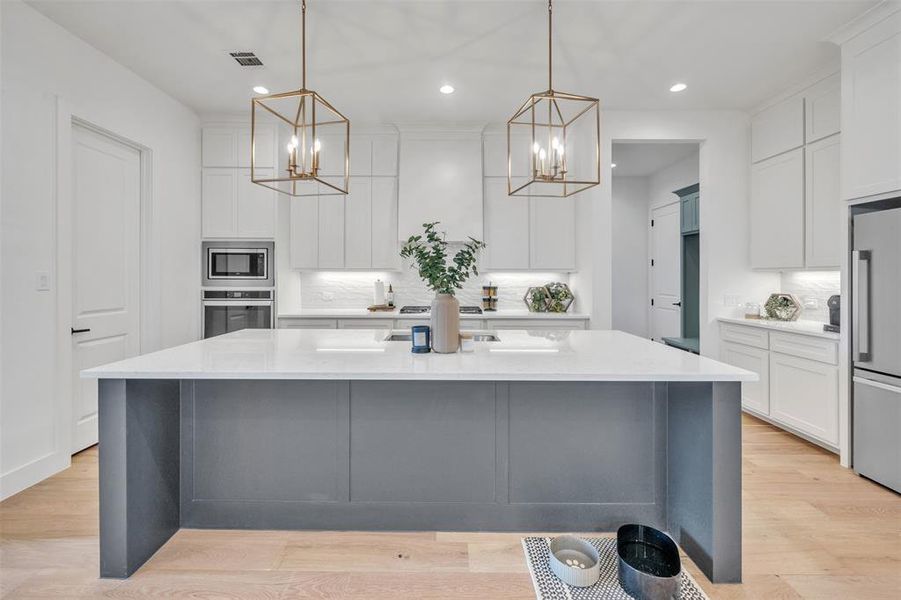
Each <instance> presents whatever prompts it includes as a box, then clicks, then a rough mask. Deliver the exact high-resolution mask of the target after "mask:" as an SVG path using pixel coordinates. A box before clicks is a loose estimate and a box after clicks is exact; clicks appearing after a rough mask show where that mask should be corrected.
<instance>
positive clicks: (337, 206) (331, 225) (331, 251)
mask: <svg viewBox="0 0 901 600" xmlns="http://www.w3.org/2000/svg"><path fill="white" fill-rule="evenodd" d="M344 199H345V196H331V195H329V196H320V197H319V268H320V269H343V268H344V214H345V213H344Z"/></svg>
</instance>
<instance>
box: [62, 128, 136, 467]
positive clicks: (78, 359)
mask: <svg viewBox="0 0 901 600" xmlns="http://www.w3.org/2000/svg"><path fill="white" fill-rule="evenodd" d="M72 179H73V188H72V218H73V227H72V330H73V333H72V374H71V381H72V417H73V424H72V427H73V438H72V452H77V451H79V450H82V449H84V448H86V447H88V446H91V445H93V444H96V443H97V381H96V380H95V379H81V378H80V377H79V371H81V370H82V369H87V368H90V367H95V366H98V365H101V364H104V363H108V362H112V361H116V360H121V359H124V358H127V357H129V356H134V355H135V354H137V353H138V351H139V350H140V343H139V337H138V336H139V334H140V307H139V301H140V285H141V283H140V245H139V244H140V239H141V227H140V203H141V157H140V154H139V152H138V151H137V150H135V149H134V148H131V147H129V146H126V145H124V144H121V143H119V142H117V141H115V140H113V139H111V138H109V137H107V136H104V135H101V134H98V133H95V132H93V131H90V130H87V129H85V128H83V127H79V126H73V128H72Z"/></svg>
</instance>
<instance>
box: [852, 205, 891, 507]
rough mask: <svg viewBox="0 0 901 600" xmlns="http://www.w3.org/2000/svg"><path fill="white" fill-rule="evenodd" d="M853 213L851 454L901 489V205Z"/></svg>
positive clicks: (865, 470) (873, 475)
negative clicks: (900, 206) (899, 206)
mask: <svg viewBox="0 0 901 600" xmlns="http://www.w3.org/2000/svg"><path fill="white" fill-rule="evenodd" d="M852 219H853V228H852V239H853V246H852V248H853V255H852V264H851V267H852V273H851V293H852V298H851V311H852V321H853V322H852V324H851V335H852V361H853V364H854V377H853V399H852V411H853V412H852V423H853V426H852V450H853V452H852V456H851V460H852V463H853V466H854V470H855V471H857V472H858V473H859V474H861V475H863V476H864V477H868V478H869V479H872V480H874V481H877V482H879V483H881V484H882V485H885V486H887V487H889V488H891V489H893V490H895V491H896V492H901V208H890V209H886V210H873V211H868V210H867V209H862V211H861V210H858V211H857V214H854V216H853V217H852Z"/></svg>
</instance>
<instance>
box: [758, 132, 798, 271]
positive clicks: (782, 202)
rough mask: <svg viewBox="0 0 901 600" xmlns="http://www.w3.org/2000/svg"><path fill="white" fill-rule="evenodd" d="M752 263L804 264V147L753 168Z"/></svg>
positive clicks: (760, 265) (775, 265) (763, 265)
mask: <svg viewBox="0 0 901 600" xmlns="http://www.w3.org/2000/svg"><path fill="white" fill-rule="evenodd" d="M751 266H752V267H754V268H770V269H772V268H800V267H803V266H804V150H803V149H802V148H798V149H796V150H792V151H791V152H786V153H785V154H780V155H779V156H774V157H773V158H769V159H767V160H764V161H762V162H759V163H756V164H754V165H752V167H751Z"/></svg>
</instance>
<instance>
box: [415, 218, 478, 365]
mask: <svg viewBox="0 0 901 600" xmlns="http://www.w3.org/2000/svg"><path fill="white" fill-rule="evenodd" d="M438 224H439V222H438V221H435V222H434V223H423V224H422V227H423V233H422V235H413V236H410V238H409V239H408V240H407V241H406V242H405V243H404V245H403V246H402V247H401V251H400V255H401V257H403V258H411V259H413V262H414V263H415V266H416V268H417V270H418V271H419V276H420V277H422V280H423V281H424V282H425V283H426V285H427V286H428V288H429V289H430V290H432V291H434V292H435V299H434V300H432V312H431V318H432V350H434V351H435V352H441V353H450V352H456V351H457V349H458V348H459V346H460V303H459V302H458V301H457V298H456V296H455V295H454V294H455V293H456V291H457V290H459V289H462V288H463V284H464V283H465V282H466V280H467V279H469V278H470V276H472V275H478V274H479V271H478V268H477V266H476V257H477V254H478V252H479V250H481V249H483V248H485V243H484V242H482V241H479V240H477V239H475V238H473V237H470V238H469V241H467V242H464V243H463V247H462V248H461V249H460V250H458V251H457V253H456V254H455V255H454V257H453V259H452V261H451V264H448V262H447V241H446V240H445V234H444V233H439V232H438V231H436V229H435V228H436V226H437V225H438Z"/></svg>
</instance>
